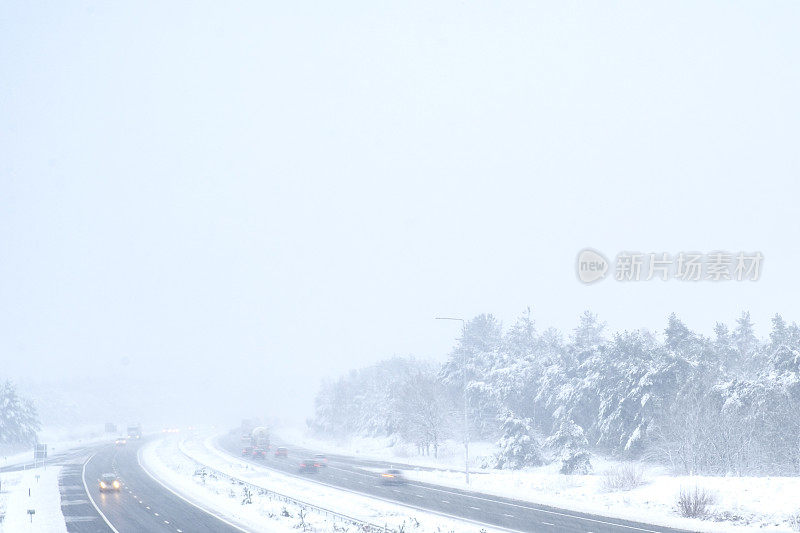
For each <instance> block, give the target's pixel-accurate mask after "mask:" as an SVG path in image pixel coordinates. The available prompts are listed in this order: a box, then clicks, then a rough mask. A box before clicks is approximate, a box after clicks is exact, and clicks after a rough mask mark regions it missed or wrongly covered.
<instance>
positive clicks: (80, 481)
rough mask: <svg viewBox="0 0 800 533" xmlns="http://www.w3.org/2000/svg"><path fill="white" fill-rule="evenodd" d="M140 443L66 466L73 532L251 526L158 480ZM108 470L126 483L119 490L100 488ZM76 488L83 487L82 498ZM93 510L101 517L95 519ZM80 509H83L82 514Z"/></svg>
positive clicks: (182, 531)
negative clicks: (220, 514)
mask: <svg viewBox="0 0 800 533" xmlns="http://www.w3.org/2000/svg"><path fill="white" fill-rule="evenodd" d="M141 446H142V442H141V441H136V440H132V441H128V444H127V445H125V446H115V445H113V444H112V445H106V446H104V447H102V448H100V449H98V450H97V451H96V452H95V453H94V454H92V455H91V456H90V457H89V458H88V460H86V461H85V462H84V463H83V464H82V465H80V468H79V469H78V468H75V466H76V465H73V467H72V468H70V469H67V470H65V471H64V473H63V476H64V483H62V510H63V511H64V513H65V518H66V519H67V530H68V531H69V533H99V532H103V533H107V532H112V533H114V532H116V533H128V532H164V533H167V532H169V533H241V532H242V531H246V530H245V529H243V528H241V527H239V526H237V525H236V524H233V523H231V522H229V521H227V520H224V519H222V518H219V517H216V516H214V515H212V514H210V513H209V512H208V511H205V510H202V509H200V508H198V507H195V506H194V505H193V504H191V503H189V502H188V501H186V500H184V499H183V498H181V497H180V496H178V495H177V494H175V493H174V492H172V491H171V490H170V489H168V488H167V487H165V486H163V485H162V484H161V483H160V482H158V481H156V480H155V479H153V478H152V477H151V476H150V475H149V474H148V473H147V472H146V471H145V470H144V469H143V468H142V466H141V465H140V464H139V459H138V451H139V449H140V448H141ZM107 472H111V473H115V474H116V475H117V476H118V478H119V480H120V481H121V484H122V488H121V490H120V491H119V492H104V493H101V492H100V490H99V487H98V483H99V479H100V477H101V476H102V474H104V473H107ZM77 489H82V492H83V497H82V498H81V497H79V495H78V490H77ZM65 491H71V493H69V492H65ZM70 495H71V498H72V500H68V501H72V502H74V503H75V504H76V505H69V506H64V504H63V503H64V501H65V500H64V499H65V496H67V497H70ZM84 502H85V503H84ZM92 509H93V510H94V516H99V518H100V519H99V520H96V519H91V517H92V516H93V513H91V512H90V511H91V510H92ZM68 513H69V514H68ZM75 513H81V515H80V516H81V517H83V518H79V517H78V516H76V514H75ZM70 517H72V518H70Z"/></svg>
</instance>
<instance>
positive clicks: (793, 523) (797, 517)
mask: <svg viewBox="0 0 800 533" xmlns="http://www.w3.org/2000/svg"><path fill="white" fill-rule="evenodd" d="M788 522H789V527H791V528H792V531H800V510H798V511H796V512H795V513H794V514H793V515H790V516H789V520H788Z"/></svg>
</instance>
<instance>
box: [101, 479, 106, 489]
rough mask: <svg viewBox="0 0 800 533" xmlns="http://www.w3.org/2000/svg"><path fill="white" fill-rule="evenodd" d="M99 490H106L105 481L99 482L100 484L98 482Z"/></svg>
mask: <svg viewBox="0 0 800 533" xmlns="http://www.w3.org/2000/svg"><path fill="white" fill-rule="evenodd" d="M100 488H101V489H104V488H106V482H105V481H101V482H100Z"/></svg>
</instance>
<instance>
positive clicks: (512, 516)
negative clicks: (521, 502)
mask: <svg viewBox="0 0 800 533" xmlns="http://www.w3.org/2000/svg"><path fill="white" fill-rule="evenodd" d="M503 516H507V517H509V518H514V515H513V514H508V513H503ZM589 533H592V532H591V531H590V532H589Z"/></svg>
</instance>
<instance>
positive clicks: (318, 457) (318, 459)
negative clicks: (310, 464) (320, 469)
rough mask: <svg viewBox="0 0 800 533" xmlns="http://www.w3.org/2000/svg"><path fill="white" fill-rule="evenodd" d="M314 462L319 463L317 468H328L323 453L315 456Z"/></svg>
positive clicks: (326, 459)
mask: <svg viewBox="0 0 800 533" xmlns="http://www.w3.org/2000/svg"><path fill="white" fill-rule="evenodd" d="M314 460H315V461H316V462H318V463H319V466H328V458H327V457H326V456H325V454H324V453H317V454H315V455H314Z"/></svg>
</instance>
